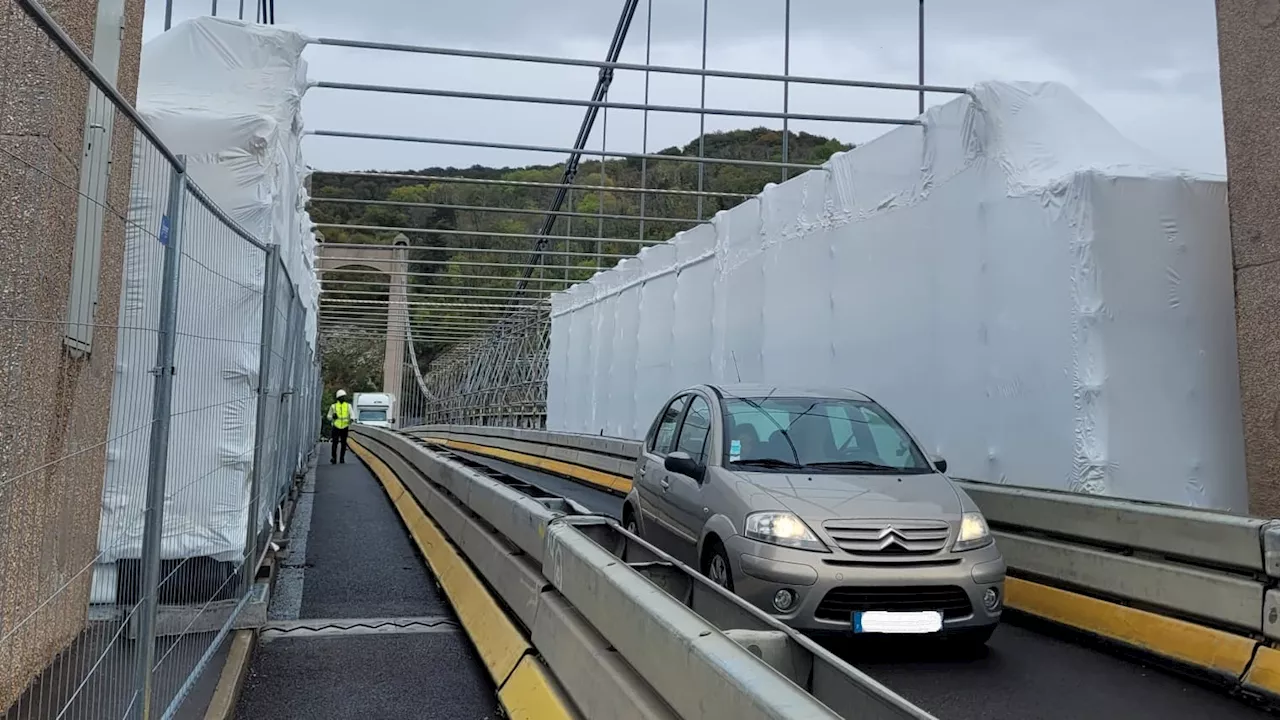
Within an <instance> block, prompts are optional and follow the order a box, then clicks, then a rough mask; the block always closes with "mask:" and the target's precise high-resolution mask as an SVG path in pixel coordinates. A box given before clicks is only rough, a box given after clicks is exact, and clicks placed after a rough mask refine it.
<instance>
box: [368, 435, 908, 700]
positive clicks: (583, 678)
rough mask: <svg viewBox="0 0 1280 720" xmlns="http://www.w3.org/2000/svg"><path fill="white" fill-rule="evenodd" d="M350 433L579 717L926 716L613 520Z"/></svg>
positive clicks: (398, 442)
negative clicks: (432, 525)
mask: <svg viewBox="0 0 1280 720" xmlns="http://www.w3.org/2000/svg"><path fill="white" fill-rule="evenodd" d="M354 429H355V435H356V436H357V440H358V442H359V443H360V444H361V445H363V446H364V447H365V448H367V449H368V450H369V451H370V452H371V453H373V455H374V456H375V457H377V458H378V459H379V460H381V461H382V462H383V463H385V464H386V465H387V466H388V467H389V468H390V469H391V470H392V471H393V472H394V473H395V474H396V475H397V476H398V478H399V480H400V482H401V483H402V484H403V485H404V487H405V488H406V490H407V491H408V492H409V493H411V494H412V495H413V496H414V498H415V499H416V500H417V502H418V503H419V504H420V505H421V506H422V507H423V508H424V509H425V510H426V512H427V514H428V515H429V516H430V517H431V519H432V520H434V521H435V522H436V523H437V524H438V525H439V526H440V528H441V529H442V530H443V532H444V534H445V535H447V536H448V538H449V539H450V541H451V542H452V543H453V544H454V545H456V546H457V547H458V549H459V550H460V551H461V553H462V554H463V555H465V556H466V558H467V560H468V561H469V563H470V564H471V565H472V566H473V567H474V568H475V570H476V571H477V572H478V574H479V575H480V576H482V577H483V578H484V580H485V581H486V583H487V584H488V585H489V586H490V587H491V588H492V589H493V591H494V592H495V593H496V594H497V595H498V596H499V597H501V599H502V601H503V603H504V604H505V605H506V607H508V608H509V609H510V611H511V613H512V614H513V615H514V616H515V618H516V619H517V620H519V622H520V623H521V624H522V625H523V626H524V628H525V629H526V631H527V635H528V636H529V638H530V640H531V643H532V645H533V647H534V648H535V649H536V651H537V652H538V654H539V655H540V656H541V658H542V660H543V662H545V663H546V665H547V667H548V668H549V669H550V670H551V672H552V673H553V674H554V676H555V678H556V679H557V681H558V682H559V683H560V685H561V686H562V687H563V689H564V691H565V693H566V694H567V695H568V696H569V697H570V698H571V699H572V701H573V703H574V704H575V706H576V707H577V709H578V710H579V712H580V713H581V714H582V716H583V717H642V718H707V719H708V720H714V719H716V718H723V719H724V720H754V719H757V718H759V719H761V720H763V719H765V718H771V719H781V718H838V717H844V718H884V719H886V720H888V719H902V718H915V719H918V720H926V719H928V718H932V716H931V715H930V714H928V713H927V712H925V711H924V710H921V709H920V708H918V707H916V706H914V705H912V704H911V703H909V702H907V701H906V700H904V699H903V698H902V697H900V696H899V695H897V694H895V693H894V692H892V691H891V690H889V689H888V688H886V687H884V686H883V685H881V684H880V683H878V682H876V681H875V680H873V679H871V678H870V677H868V676H867V675H865V674H863V673H861V672H860V671H858V670H856V669H855V668H853V667H851V666H850V665H848V664H847V663H845V662H844V661H842V660H840V659H839V658H837V657H835V656H834V655H833V654H831V653H830V652H828V651H827V650H825V649H823V648H822V647H820V646H818V645H817V644H815V643H814V642H813V641H811V640H810V639H808V638H806V637H804V636H802V635H800V634H798V633H796V632H794V631H792V630H791V629H789V628H787V627H786V626H784V625H782V624H781V623H779V622H777V621H776V620H774V619H772V618H770V617H769V616H768V615H766V614H764V613H763V612H761V611H760V610H758V609H757V608H755V607H753V606H751V605H749V604H748V603H746V602H745V601H743V600H741V599H740V598H738V597H736V596H734V595H732V594H730V593H728V592H725V591H724V590H723V589H721V588H720V587H718V586H716V585H714V584H712V583H711V582H710V581H708V580H706V579H705V578H703V577H702V575H701V574H700V573H697V572H695V571H693V570H691V569H690V568H688V567H686V566H684V565H683V564H681V563H679V562H678V561H676V560H674V559H673V558H671V557H670V556H668V555H666V554H665V553H662V552H661V551H659V550H657V549H656V548H654V547H653V546H651V545H649V544H648V543H646V542H644V541H642V540H640V539H639V538H637V537H635V536H633V535H630V534H628V533H627V532H626V531H624V530H623V529H622V528H621V527H619V526H618V524H617V523H616V522H615V521H613V520H612V519H611V518H606V517H603V516H600V515H594V514H590V513H589V512H587V511H586V510H585V509H583V508H581V507H579V506H577V504H576V503H572V502H570V501H566V500H563V499H561V498H537V497H533V496H531V495H529V494H525V493H522V492H520V491H519V490H518V489H516V488H513V487H510V486H508V485H507V484H504V483H503V482H501V480H500V479H495V477H493V476H490V475H486V474H483V473H481V472H478V471H477V470H475V469H473V468H470V467H468V466H467V465H466V464H464V463H462V462H459V461H458V460H457V459H456V458H452V457H450V456H449V454H448V453H445V452H442V451H440V450H439V449H435V448H432V447H431V446H430V445H429V444H427V443H425V442H423V441H422V440H420V439H418V438H414V437H410V436H408V435H406V434H402V433H396V432H391V431H387V430H382V429H377V428H369V427H365V426H359V425H357V426H354Z"/></svg>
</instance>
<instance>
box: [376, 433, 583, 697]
mask: <svg viewBox="0 0 1280 720" xmlns="http://www.w3.org/2000/svg"><path fill="white" fill-rule="evenodd" d="M351 449H352V450H353V451H354V452H355V453H356V455H357V456H358V457H359V458H360V459H361V460H363V461H364V463H365V465H366V466H367V467H368V468H369V470H370V472H372V473H373V474H374V476H375V477H377V478H378V481H379V482H381V483H382V486H383V488H385V489H386V491H387V495H388V496H389V497H390V498H391V501H392V503H394V504H395V507H396V510H397V512H399V513H400V518H401V519H402V520H403V521H404V524H405V526H407V527H408V529H409V535H410V536H411V537H412V538H413V541H414V543H416V544H417V546H418V549H419V550H420V551H421V552H422V555H423V557H425V558H426V559H427V564H428V566H430V568H431V572H432V573H433V574H434V575H435V576H436V580H437V581H438V582H439V583H440V586H441V587H442V588H444V592H445V595H446V596H447V597H448V598H449V604H450V605H452V606H453V610H454V612H455V613H456V614H457V615H458V619H459V620H460V621H461V623H462V627H463V629H464V630H466V632H467V635H468V636H469V637H470V638H471V643H472V644H473V645H474V646H475V648H476V652H477V653H478V654H479V655H480V660H481V662H483V663H484V665H485V668H486V669H487V670H488V671H489V675H490V676H491V677H492V678H493V681H494V684H495V685H497V687H498V701H499V702H500V703H501V704H502V707H503V709H505V710H506V713H507V717H508V718H511V719H512V720H557V719H559V718H565V719H566V720H568V719H571V718H576V717H577V716H576V714H575V713H574V712H573V710H572V709H571V707H570V705H569V703H568V701H567V700H565V698H564V697H563V696H562V695H561V693H560V691H559V690H558V689H557V688H556V687H555V685H554V683H553V681H552V680H551V679H550V676H549V675H548V674H547V672H546V670H545V669H544V668H543V666H542V663H541V661H539V660H538V659H537V657H536V656H535V655H534V651H533V647H532V646H531V645H530V644H529V641H528V640H527V639H525V637H524V635H523V634H522V633H521V632H520V630H519V628H518V627H517V626H516V624H515V623H514V622H513V621H512V620H511V619H510V618H509V617H507V615H506V613H505V612H504V611H503V610H502V607H501V606H500V605H499V604H498V602H497V600H495V599H494V597H493V596H492V595H491V594H490V593H489V591H488V588H486V587H485V585H484V583H483V582H482V581H481V580H480V578H479V576H477V575H476V573H475V571H474V570H472V569H471V566H470V565H468V564H467V561H466V560H465V559H464V558H463V557H462V555H461V554H459V552H458V551H457V550H456V549H455V548H454V547H453V545H452V544H451V543H450V542H449V541H448V539H447V538H446V537H445V536H444V534H443V533H442V532H441V531H440V528H439V526H437V525H436V524H435V522H434V521H433V520H432V519H431V518H430V517H429V516H428V515H427V514H426V512H425V511H423V509H422V506H420V505H419V504H418V502H417V499H416V498H414V497H413V495H412V494H411V493H410V492H408V491H407V490H406V489H405V487H404V484H403V483H401V482H400V479H399V478H397V477H396V475H395V473H394V472H392V470H391V468H389V467H387V465H386V463H384V462H382V461H381V460H379V459H378V458H377V457H376V456H375V455H373V453H371V452H370V451H369V450H368V449H366V448H364V447H363V446H362V445H360V444H359V443H358V442H356V441H354V440H353V441H351Z"/></svg>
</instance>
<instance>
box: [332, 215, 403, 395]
mask: <svg viewBox="0 0 1280 720" xmlns="http://www.w3.org/2000/svg"><path fill="white" fill-rule="evenodd" d="M349 268H367V269H370V270H376V271H378V272H381V273H384V274H385V275H386V276H387V333H386V349H385V354H384V355H383V359H382V391H383V392H385V393H388V394H390V395H391V397H393V398H395V399H396V405H395V407H393V408H392V417H393V418H398V417H399V413H400V405H399V404H400V379H401V377H400V376H401V372H400V370H401V364H402V363H403V362H404V351H405V334H406V331H407V329H408V327H409V304H408V289H407V287H406V281H405V279H406V277H407V276H408V272H409V238H408V237H405V235H404V233H401V234H399V235H396V237H395V239H394V240H392V241H391V244H390V245H369V246H366V247H360V248H354V247H352V246H350V245H345V246H343V247H338V248H335V247H332V246H326V245H325V244H324V243H320V245H319V251H318V252H317V267H316V270H317V272H318V274H319V275H320V278H321V280H323V279H324V277H325V276H326V275H327V274H330V273H334V272H338V271H341V270H344V269H349Z"/></svg>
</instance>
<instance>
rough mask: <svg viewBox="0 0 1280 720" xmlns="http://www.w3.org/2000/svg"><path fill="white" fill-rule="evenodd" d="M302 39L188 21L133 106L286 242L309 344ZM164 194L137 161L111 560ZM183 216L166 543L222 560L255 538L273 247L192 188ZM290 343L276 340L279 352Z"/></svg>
mask: <svg viewBox="0 0 1280 720" xmlns="http://www.w3.org/2000/svg"><path fill="white" fill-rule="evenodd" d="M306 44H307V38H305V37H304V36H302V35H299V34H298V33H295V32H291V31H288V30H284V29H281V28H278V27H266V26H260V25H251V24H246V23H241V22H237V21H232V20H219V19H214V18H201V19H198V20H192V21H189V22H184V23H182V24H180V25H177V26H175V27H174V28H172V29H171V30H169V31H168V32H166V33H165V34H163V35H161V36H159V37H157V38H155V39H154V40H152V41H150V42H149V43H147V44H146V45H145V47H144V48H143V53H142V72H141V77H140V78H139V86H138V109H139V111H140V112H141V114H142V115H143V117H144V118H145V119H146V120H147V121H148V123H149V124H151V126H152V127H153V128H154V129H155V130H156V132H157V133H158V135H159V136H160V138H161V139H162V140H164V142H165V144H166V145H167V146H168V147H169V148H170V149H171V150H172V151H173V152H174V153H176V154H178V155H185V156H186V161H187V171H188V174H189V176H190V177H191V179H192V180H193V181H195V183H196V184H197V185H198V186H199V187H200V188H201V189H203V190H204V192H205V193H207V194H208V196H209V197H210V198H211V199H212V200H213V202H214V203H216V204H217V205H218V206H219V207H221V208H222V209H223V210H224V211H225V212H226V213H227V214H228V215H229V216H230V217H231V218H232V219H233V220H235V221H236V222H238V223H239V224H240V226H241V227H243V228H244V229H245V230H246V231H248V232H249V233H251V234H252V235H253V236H254V237H256V238H257V239H258V240H260V241H262V242H265V243H268V244H275V245H279V246H280V254H281V258H282V260H283V262H284V264H285V266H286V267H287V269H288V272H289V275H290V278H291V279H292V281H293V283H294V285H295V290H294V291H295V292H298V293H301V297H302V301H303V304H304V306H305V308H306V316H305V328H306V332H307V335H306V337H307V339H308V344H309V347H310V348H311V349H312V350H314V348H315V308H316V304H317V283H316V281H315V273H314V269H313V268H314V265H315V257H314V256H315V238H314V236H313V234H312V232H311V229H310V228H311V221H310V218H309V217H307V214H306V211H305V203H306V199H307V198H306V193H305V191H304V189H303V182H304V180H305V173H306V166H305V164H304V163H303V161H302V156H301V143H300V139H301V132H302V119H301V116H300V114H299V110H300V106H301V102H302V96H303V94H304V93H305V92H306V88H307V80H306V63H305V62H304V61H303V60H302V51H303V49H304V47H305V46H306ZM155 158H156V153H155V152H154V150H151V149H149V148H147V147H146V146H145V142H140V143H139V147H138V148H136V149H135V158H134V165H135V168H153V167H156V162H155ZM167 191H168V173H167V171H166V172H154V171H152V172H142V171H141V170H135V172H134V180H133V192H132V198H131V207H130V221H131V224H130V227H129V229H128V231H127V234H126V250H125V268H124V278H123V279H124V288H123V291H122V293H121V299H120V303H121V304H120V326H121V329H120V331H119V334H118V349H117V356H118V362H117V366H116V372H117V374H116V380H115V388H114V392H113V398H112V408H111V436H112V437H113V438H126V439H125V440H123V441H116V442H113V443H112V444H111V445H110V448H109V451H108V458H107V474H106V481H105V487H104V491H103V511H102V524H101V531H100V535H99V545H100V549H101V551H102V553H103V558H102V562H105V563H110V562H114V561H115V560H118V559H121V558H137V557H140V555H141V550H142V532H143V523H142V511H143V508H144V501H145V497H146V482H145V479H146V475H147V461H148V443H147V436H148V432H149V425H148V421H149V419H150V416H151V397H152V387H153V383H154V381H155V377H154V376H153V375H152V374H151V372H150V371H151V369H152V368H153V367H154V365H155V350H156V333H155V332H154V329H155V328H156V327H158V319H159V306H160V285H161V275H162V273H161V267H162V260H163V252H162V247H161V245H160V243H159V242H158V241H157V239H156V238H157V232H158V228H159V227H160V220H161V218H162V217H163V216H164V214H165V210H166V207H167ZM184 215H185V217H184V222H183V223H181V225H180V227H181V232H182V235H181V241H180V242H181V248H182V254H183V256H182V260H181V278H180V281H179V287H180V291H179V305H178V337H177V348H176V353H177V358H176V366H177V367H178V368H179V371H178V372H177V373H176V374H175V376H174V391H173V393H174V395H173V408H172V417H173V422H172V425H171V430H170V433H171V435H170V444H169V447H170V454H169V466H168V478H167V483H166V502H165V510H164V521H165V522H164V536H163V547H162V553H163V556H164V557H165V558H186V557H202V556H209V557H212V558H214V559H215V560H220V561H228V560H235V559H238V558H239V557H240V556H241V555H242V554H243V552H244V546H245V535H246V532H245V528H246V517H247V516H246V508H247V505H248V497H249V473H250V471H251V469H252V461H253V446H254V442H253V441H254V430H255V427H254V425H255V423H254V411H255V397H256V396H255V393H256V389H257V387H258V362H259V358H258V347H257V344H258V341H259V336H260V328H261V322H262V295H263V287H264V270H265V263H264V252H263V251H262V250H260V249H258V248H256V247H254V246H253V245H251V244H250V243H248V242H246V241H245V240H243V239H242V238H240V237H238V236H236V235H235V234H234V233H233V232H232V231H230V230H229V229H228V228H227V226H226V225H225V224H222V223H220V222H218V221H217V220H216V218H215V217H214V216H213V215H212V214H211V213H210V211H209V210H208V209H207V208H205V207H204V206H202V205H201V204H200V203H199V202H198V201H197V200H196V199H195V198H194V197H193V196H191V195H189V194H188V195H187V198H186V202H185V211H184ZM280 287H281V290H280V292H278V293H277V297H278V298H280V302H282V303H285V304H284V305H283V306H282V308H281V313H282V314H277V318H279V320H278V321H277V326H276V327H277V335H278V336H283V334H284V332H285V328H284V327H283V325H284V323H285V320H284V318H286V317H287V316H288V307H289V306H288V304H287V303H288V302H289V300H288V298H289V297H290V292H289V291H288V286H287V285H285V283H284V282H281V283H280ZM138 328H143V329H145V330H138ZM285 347H286V345H285V343H284V342H283V341H282V340H278V341H277V344H276V346H275V348H276V352H277V353H283V351H284V348H285ZM277 357H280V356H279V355H277ZM277 362H280V361H279V360H278V361H277ZM278 372H279V365H277V368H276V369H275V370H274V371H273V375H276V374H277V373H278ZM264 494H266V493H265V492H264ZM263 500H264V502H266V503H267V504H268V505H269V504H270V502H271V501H272V499H271V498H269V497H268V498H263Z"/></svg>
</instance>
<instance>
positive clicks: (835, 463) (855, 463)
mask: <svg viewBox="0 0 1280 720" xmlns="http://www.w3.org/2000/svg"><path fill="white" fill-rule="evenodd" d="M804 466H805V467H806V468H818V469H820V470H843V469H845V468H848V469H856V470H878V471H887V472H895V473H896V472H906V471H905V470H903V469H902V468H896V467H893V466H892V465H881V464H880V463H876V462H871V461H869V460H832V461H830V462H815V463H805V465H804Z"/></svg>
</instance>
